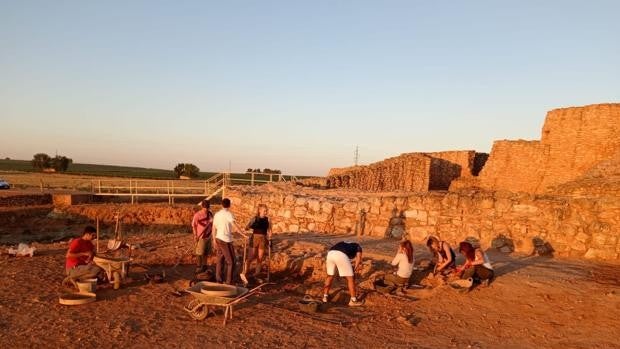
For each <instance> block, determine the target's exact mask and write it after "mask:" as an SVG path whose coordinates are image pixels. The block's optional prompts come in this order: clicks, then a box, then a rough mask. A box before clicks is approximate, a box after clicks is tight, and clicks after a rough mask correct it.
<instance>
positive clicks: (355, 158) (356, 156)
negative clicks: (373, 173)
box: [353, 145, 360, 166]
mask: <svg viewBox="0 0 620 349" xmlns="http://www.w3.org/2000/svg"><path fill="white" fill-rule="evenodd" d="M359 159H360V147H359V145H356V146H355V152H354V153H353V161H354V163H355V166H357V164H358V162H359Z"/></svg>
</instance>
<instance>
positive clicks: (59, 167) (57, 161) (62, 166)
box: [50, 155, 73, 172]
mask: <svg viewBox="0 0 620 349" xmlns="http://www.w3.org/2000/svg"><path fill="white" fill-rule="evenodd" d="M72 163H73V160H72V159H69V158H68V157H66V156H62V155H56V156H54V157H53V158H52V159H51V160H50V166H51V167H52V168H53V169H54V170H56V172H65V171H67V169H68V168H69V165H71V164H72Z"/></svg>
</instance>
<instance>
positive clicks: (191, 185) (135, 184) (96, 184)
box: [91, 172, 297, 204]
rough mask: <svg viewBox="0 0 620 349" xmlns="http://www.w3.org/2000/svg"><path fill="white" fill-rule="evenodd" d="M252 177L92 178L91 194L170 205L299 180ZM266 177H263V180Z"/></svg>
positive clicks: (226, 174)
mask: <svg viewBox="0 0 620 349" xmlns="http://www.w3.org/2000/svg"><path fill="white" fill-rule="evenodd" d="M246 175H249V176H250V178H238V177H237V178H233V177H232V176H231V174H230V173H228V172H221V173H217V174H215V175H213V176H212V177H210V178H208V179H206V180H185V179H178V180H176V179H175V180H161V179H159V180H158V179H150V180H149V179H127V180H122V179H114V180H106V179H101V180H92V181H91V193H92V194H93V195H97V196H126V197H131V203H132V204H133V203H135V202H136V201H137V199H138V198H139V197H167V198H168V203H169V204H174V198H191V197H204V198H206V199H211V198H212V197H215V196H217V195H218V194H221V195H222V197H224V196H225V192H226V187H228V186H230V185H234V184H242V185H243V184H245V185H259V184H266V183H272V182H289V181H297V177H295V176H285V175H282V174H263V173H261V174H258V173H247V174H246ZM257 175H260V176H259V178H257ZM260 177H262V178H263V179H260Z"/></svg>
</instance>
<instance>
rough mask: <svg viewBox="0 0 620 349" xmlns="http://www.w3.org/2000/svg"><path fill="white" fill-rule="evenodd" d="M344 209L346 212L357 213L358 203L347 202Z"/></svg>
mask: <svg viewBox="0 0 620 349" xmlns="http://www.w3.org/2000/svg"><path fill="white" fill-rule="evenodd" d="M343 209H344V210H345V211H346V212H351V213H357V202H347V203H346V204H344V206H343Z"/></svg>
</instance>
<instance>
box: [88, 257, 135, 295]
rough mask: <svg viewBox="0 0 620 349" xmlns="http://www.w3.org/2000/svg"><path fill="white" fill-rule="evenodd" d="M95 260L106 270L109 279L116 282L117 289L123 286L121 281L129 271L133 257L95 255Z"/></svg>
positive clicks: (115, 287)
mask: <svg viewBox="0 0 620 349" xmlns="http://www.w3.org/2000/svg"><path fill="white" fill-rule="evenodd" d="M93 262H94V263H95V264H96V265H97V266H99V267H100V268H101V269H103V270H104V271H105V273H106V275H107V277H108V280H110V282H113V283H114V289H115V290H117V289H118V288H119V287H120V286H121V281H122V280H125V278H126V277H127V274H128V273H129V263H130V262H131V259H130V258H114V257H107V256H95V257H93Z"/></svg>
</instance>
